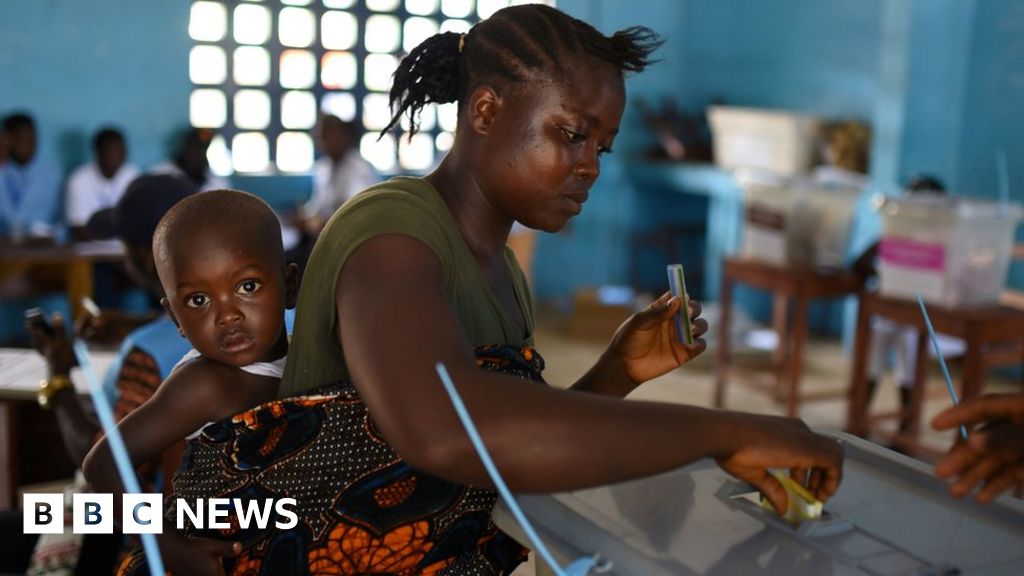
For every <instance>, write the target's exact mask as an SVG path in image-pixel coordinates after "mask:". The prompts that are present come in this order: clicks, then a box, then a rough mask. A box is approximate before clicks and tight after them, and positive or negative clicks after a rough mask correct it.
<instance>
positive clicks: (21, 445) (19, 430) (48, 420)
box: [0, 348, 117, 509]
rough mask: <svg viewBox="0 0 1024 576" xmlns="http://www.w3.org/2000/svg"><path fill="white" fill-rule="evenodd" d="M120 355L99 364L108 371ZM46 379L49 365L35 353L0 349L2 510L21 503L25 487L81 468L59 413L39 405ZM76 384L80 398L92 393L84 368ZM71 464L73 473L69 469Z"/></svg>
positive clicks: (98, 355)
mask: <svg viewBox="0 0 1024 576" xmlns="http://www.w3.org/2000/svg"><path fill="white" fill-rule="evenodd" d="M116 357H117V353H116V352H113V351H101V352H94V353H93V354H92V361H93V366H94V367H95V368H96V371H97V373H98V374H100V375H103V374H105V373H106V371H107V368H108V367H109V366H110V365H111V364H112V363H113V362H114V360H115V358H116ZM43 378H46V361H45V360H44V359H43V357H42V356H41V355H40V354H38V353H37V352H35V351H34V350H26V349H21V348H0V509H2V508H11V507H15V506H18V505H20V504H21V503H20V502H15V495H16V493H17V489H18V486H19V485H21V484H23V483H32V482H44V481H48V480H55V479H58V477H59V475H60V474H63V475H64V477H70V472H73V471H74V468H75V464H74V463H71V462H70V460H69V458H68V457H67V455H66V450H65V449H64V444H63V441H62V440H61V438H60V430H59V429H58V428H57V422H56V420H55V419H54V417H53V412H51V411H44V410H42V409H41V408H39V406H38V405H37V403H36V393H37V391H38V390H39V381H40V380H42V379H43ZM71 381H72V382H73V383H74V385H75V390H76V391H77V392H78V393H79V394H88V393H89V390H88V385H87V384H86V381H85V378H84V377H83V375H82V374H81V371H80V370H79V369H78V368H75V369H74V370H72V372H71ZM69 466H70V471H69V470H68V467H69Z"/></svg>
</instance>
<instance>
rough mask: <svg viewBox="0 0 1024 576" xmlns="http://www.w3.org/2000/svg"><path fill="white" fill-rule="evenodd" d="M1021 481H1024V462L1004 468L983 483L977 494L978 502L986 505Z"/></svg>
mask: <svg viewBox="0 0 1024 576" xmlns="http://www.w3.org/2000/svg"><path fill="white" fill-rule="evenodd" d="M1022 481H1024V462H1017V463H1014V464H1012V465H1010V466H1006V467H1004V468H1002V469H1001V470H1000V471H999V472H998V473H996V474H994V475H993V476H992V477H991V478H989V479H988V480H987V481H986V482H985V486H984V487H982V489H981V490H980V491H979V492H978V496H977V499H978V502H981V503H982V504H988V503H989V502H991V501H992V500H994V499H995V498H996V497H997V496H999V494H1001V493H1002V492H1003V491H1004V490H1008V489H1010V488H1012V487H1013V486H1014V485H1016V484H1018V483H1019V482H1022Z"/></svg>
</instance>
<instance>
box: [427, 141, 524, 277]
mask: <svg viewBox="0 0 1024 576" xmlns="http://www.w3.org/2000/svg"><path fill="white" fill-rule="evenodd" d="M453 152H454V149H453ZM453 156H455V157H453ZM462 164H463V163H462V162H460V161H459V158H458V156H457V155H454V154H449V156H448V157H447V158H445V159H444V160H443V161H442V162H441V165H440V166H438V167H437V170H435V171H434V172H432V173H430V174H429V175H427V177H426V180H427V181H428V182H430V184H431V185H433V186H434V188H435V189H436V190H437V191H438V193H439V194H440V195H441V198H442V199H443V200H444V203H445V204H446V205H447V206H448V210H450V211H451V213H452V216H453V217H454V218H455V222H456V223H457V224H458V227H459V232H460V233H461V234H462V237H463V239H464V240H465V241H466V245H467V246H469V249H470V251H472V252H473V254H474V255H475V256H476V257H477V258H478V259H479V258H486V259H491V258H495V257H498V256H503V255H504V251H505V243H506V242H507V241H508V233H509V230H511V228H512V221H511V220H510V219H509V218H508V217H506V216H502V215H501V214H499V213H498V211H497V210H496V209H495V207H494V205H493V204H492V203H491V202H490V200H489V199H488V198H487V196H486V195H485V194H484V192H483V190H481V189H480V186H479V185H478V183H477V181H476V179H475V178H473V177H472V175H473V174H474V172H473V170H470V169H467V168H464V167H463V166H462ZM467 175H469V177H467Z"/></svg>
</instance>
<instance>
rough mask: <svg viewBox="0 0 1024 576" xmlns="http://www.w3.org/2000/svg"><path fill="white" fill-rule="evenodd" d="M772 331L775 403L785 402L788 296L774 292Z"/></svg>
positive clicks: (790, 353) (788, 372) (788, 335)
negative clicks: (773, 336)
mask: <svg viewBox="0 0 1024 576" xmlns="http://www.w3.org/2000/svg"><path fill="white" fill-rule="evenodd" d="M772 329H773V330H775V337H776V339H777V343H776V345H775V350H774V351H773V352H772V370H773V371H774V372H775V401H776V402H785V401H786V398H787V396H786V391H787V390H788V389H789V382H790V366H789V359H790V356H791V355H792V349H791V346H792V344H793V343H792V342H791V341H790V329H791V325H790V323H789V295H788V294H784V293H782V292H776V293H775V298H774V302H773V304H772Z"/></svg>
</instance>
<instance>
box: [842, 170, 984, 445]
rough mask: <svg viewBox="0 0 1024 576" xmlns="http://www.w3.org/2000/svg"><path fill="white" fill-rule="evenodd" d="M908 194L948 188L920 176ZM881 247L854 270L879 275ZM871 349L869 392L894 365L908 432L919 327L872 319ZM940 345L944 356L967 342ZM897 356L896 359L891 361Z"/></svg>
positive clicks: (902, 427) (946, 340)
mask: <svg viewBox="0 0 1024 576" xmlns="http://www.w3.org/2000/svg"><path fill="white" fill-rule="evenodd" d="M904 193H905V195H907V196H920V195H928V194H930V195H943V194H945V193H946V188H945V186H943V184H942V182H940V181H939V180H938V179H937V178H934V177H932V176H917V177H914V178H912V179H911V180H910V181H909V182H907V185H906V187H905V188H904ZM880 247H881V243H880V242H875V243H874V244H872V245H871V246H869V247H868V248H867V249H866V250H865V251H864V252H863V253H862V254H861V255H860V256H858V257H857V259H856V261H854V263H853V271H854V272H855V273H856V274H857V275H858V276H860V277H861V278H862V280H863V281H864V282H869V281H871V280H872V279H873V278H876V277H877V276H878V269H877V265H876V261H877V260H878V254H879V250H880ZM871 330H872V331H873V332H872V337H871V351H870V355H869V360H868V391H869V392H868V394H869V396H868V397H869V399H870V398H871V397H873V396H874V392H875V389H876V388H877V387H878V382H879V381H880V380H881V378H882V377H883V376H884V375H885V372H886V370H887V368H888V367H889V366H891V367H892V371H893V375H894V377H895V379H896V383H897V384H898V385H899V401H900V410H901V411H900V419H899V431H900V432H905V431H906V430H907V429H908V428H909V427H910V420H909V412H908V410H909V408H910V404H911V391H912V390H913V388H914V376H915V372H914V366H915V362H916V358H917V337H918V334H917V330H916V329H914V328H911V327H907V326H903V325H901V324H897V323H895V322H892V321H891V320H888V319H886V318H872V319H871ZM936 336H937V338H938V339H939V346H940V348H942V350H943V354H944V355H953V356H955V355H959V354H963V352H964V349H965V344H964V342H963V341H962V340H960V339H958V338H953V337H950V336H945V335H942V334H937V335H936ZM893 356H895V362H890V360H892V357H893Z"/></svg>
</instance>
